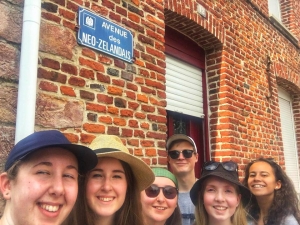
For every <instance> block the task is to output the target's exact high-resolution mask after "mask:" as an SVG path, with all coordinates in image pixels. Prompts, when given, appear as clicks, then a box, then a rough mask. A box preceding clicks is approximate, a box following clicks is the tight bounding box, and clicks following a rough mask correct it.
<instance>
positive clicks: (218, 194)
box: [215, 191, 224, 202]
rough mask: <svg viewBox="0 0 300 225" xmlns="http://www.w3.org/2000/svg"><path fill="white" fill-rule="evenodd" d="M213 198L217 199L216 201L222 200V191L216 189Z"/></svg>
mask: <svg viewBox="0 0 300 225" xmlns="http://www.w3.org/2000/svg"><path fill="white" fill-rule="evenodd" d="M215 200H216V201H218V202H222V201H224V195H223V192H221V191H217V192H216V196H215Z"/></svg>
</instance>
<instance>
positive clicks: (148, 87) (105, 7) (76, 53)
mask: <svg viewBox="0 0 300 225" xmlns="http://www.w3.org/2000/svg"><path fill="white" fill-rule="evenodd" d="M78 6H84V7H86V8H90V9H91V10H93V11H94V12H98V13H99V15H101V16H103V17H105V18H107V19H109V20H111V21H113V22H116V23H118V24H120V25H121V26H123V27H125V28H127V29H129V30H131V31H132V33H133V36H134V57H135V61H134V63H133V64H129V63H125V62H123V61H121V60H119V59H115V58H112V57H109V56H108V55H105V54H102V53H100V52H96V51H94V50H92V49H89V48H86V47H82V46H79V45H78V44H77V43H76V25H77V11H78ZM163 41H164V21H163V2H159V1H156V2H155V1H141V2H140V1H123V2H122V1H120V0H116V1H107V0H105V1H92V2H89V1H86V2H83V1H65V0H61V1H44V2H43V4H42V26H41V39H40V55H39V70H38V77H39V79H38V84H37V85H38V88H39V91H38V98H37V115H36V126H37V127H39V129H40V128H41V129H43V128H50V127H55V128H58V129H61V130H62V131H63V132H64V133H65V134H66V135H67V136H68V138H69V139H70V140H72V141H73V142H76V143H81V144H89V143H90V142H91V141H92V140H93V139H94V137H95V136H96V135H97V134H101V133H106V134H114V135H118V136H120V137H121V138H122V139H123V141H124V144H126V145H127V146H128V147H129V149H130V150H131V152H132V153H133V154H135V155H138V156H140V157H142V158H143V159H144V160H145V161H146V162H147V163H148V164H157V163H160V164H165V163H166V159H165V157H163V158H159V157H158V156H160V155H162V156H165V151H163V148H164V140H165V138H166V130H167V127H166V110H165V106H166V101H165V92H164V90H165V77H164V73H165V55H164V45H163Z"/></svg>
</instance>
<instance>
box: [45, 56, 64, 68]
mask: <svg viewBox="0 0 300 225" xmlns="http://www.w3.org/2000/svg"><path fill="white" fill-rule="evenodd" d="M42 66H45V67H48V68H51V69H55V70H59V69H60V63H59V62H58V61H56V60H53V59H48V58H44V59H42Z"/></svg>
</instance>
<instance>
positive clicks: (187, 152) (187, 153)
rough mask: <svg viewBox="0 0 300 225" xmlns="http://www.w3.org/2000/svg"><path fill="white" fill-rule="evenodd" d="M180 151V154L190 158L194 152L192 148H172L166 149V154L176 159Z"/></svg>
mask: <svg viewBox="0 0 300 225" xmlns="http://www.w3.org/2000/svg"><path fill="white" fill-rule="evenodd" d="M180 153H182V155H183V156H184V158H186V159H187V158H191V157H192V156H193V154H194V150H187V149H185V150H182V151H178V150H172V151H168V155H169V156H170V157H171V158H172V159H178V157H179V155H180Z"/></svg>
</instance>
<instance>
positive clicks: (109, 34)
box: [77, 7, 133, 63]
mask: <svg viewBox="0 0 300 225" xmlns="http://www.w3.org/2000/svg"><path fill="white" fill-rule="evenodd" d="M78 14H79V30H78V37H77V42H78V43H79V44H81V45H84V46H87V47H90V48H93V49H95V50H98V51H101V52H104V53H107V54H109V55H112V56H114V57H117V58H119V59H122V60H124V61H127V62H130V63H132V62H133V60H132V59H133V36H132V34H131V32H130V31H129V30H126V29H124V28H123V27H120V26H119V25H117V24H116V23H113V22H111V21H108V20H107V19H105V18H103V17H100V16H98V15H96V14H95V13H92V12H90V11H88V10H86V9H84V8H81V7H79V10H78Z"/></svg>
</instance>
